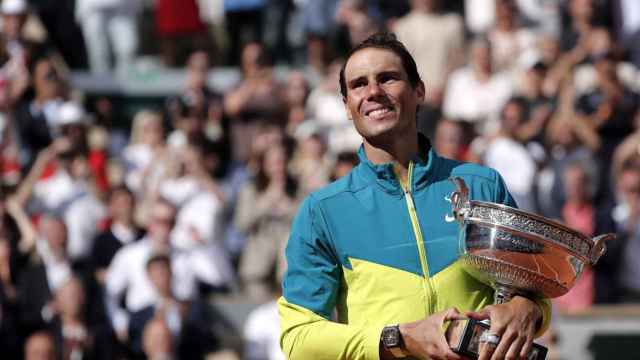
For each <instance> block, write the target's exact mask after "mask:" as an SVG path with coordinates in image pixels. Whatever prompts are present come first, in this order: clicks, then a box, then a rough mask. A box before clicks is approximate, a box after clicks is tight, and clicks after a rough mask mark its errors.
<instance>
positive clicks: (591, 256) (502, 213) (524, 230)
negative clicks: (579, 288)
mask: <svg viewBox="0 0 640 360" xmlns="http://www.w3.org/2000/svg"><path fill="white" fill-rule="evenodd" d="M451 181H453V183H454V184H455V185H456V191H455V192H454V193H453V194H452V195H451V206H452V208H453V215H454V217H455V219H456V220H457V222H458V223H459V225H460V233H459V236H460V238H459V239H460V241H459V246H460V257H459V261H460V263H461V265H462V267H463V268H464V269H465V270H466V271H467V272H468V273H469V274H471V276H473V277H474V278H476V279H477V280H479V281H481V282H483V283H485V284H487V285H489V286H491V287H493V288H494V289H495V293H494V296H495V298H494V303H495V304H500V303H505V302H507V301H509V300H510V299H511V298H512V297H514V296H516V295H521V296H525V297H529V298H540V297H543V298H554V297H558V296H562V295H564V294H566V293H567V292H568V291H569V290H570V289H571V288H572V287H573V286H574V284H575V283H576V281H577V280H578V278H579V277H580V275H581V274H582V272H583V271H584V269H585V268H586V267H587V266H592V265H594V264H595V263H596V262H597V261H598V259H599V258H600V257H601V256H602V255H603V254H604V252H605V250H606V247H605V242H606V241H608V240H610V239H612V238H615V235H613V234H605V235H600V236H597V237H595V238H590V237H588V236H586V235H584V234H581V233H580V232H578V231H575V230H572V229H570V228H568V227H567V226H565V225H563V224H561V223H559V222H556V221H553V220H550V219H547V218H545V217H542V216H539V215H535V214H532V213H529V212H526V211H522V210H519V209H516V208H513V207H510V206H506V205H502V204H496V203H491V202H485V201H475V200H470V199H469V190H468V188H467V186H466V184H465V182H464V180H462V179H461V178H458V177H455V178H451ZM454 325H455V326H454V327H458V328H463V329H462V331H463V333H464V331H466V333H473V334H475V335H469V334H467V335H464V334H463V335H456V339H457V340H456V341H458V340H459V341H458V342H459V343H458V344H457V345H456V344H452V342H451V341H450V345H452V348H454V350H458V352H460V353H463V354H466V355H468V356H471V357H477V346H476V349H475V350H474V349H467V348H468V347H469V346H470V344H474V343H475V344H477V335H478V333H479V332H482V331H483V330H478V329H479V325H482V326H483V327H484V328H485V330H486V328H488V324H486V323H485V324H475V323H474V324H472V325H469V324H466V323H465V325H460V324H459V323H458V324H454ZM465 326H466V327H469V328H470V329H464V327H465ZM465 336H466V337H465ZM464 339H466V340H464ZM463 340H464V341H463ZM454 342H455V341H454ZM463 343H464V344H463ZM461 344H462V345H461ZM533 353H534V354H533V356H531V357H529V358H530V359H544V358H545V356H546V349H545V348H544V347H542V346H540V345H537V344H534V351H533Z"/></svg>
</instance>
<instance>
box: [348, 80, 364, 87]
mask: <svg viewBox="0 0 640 360" xmlns="http://www.w3.org/2000/svg"><path fill="white" fill-rule="evenodd" d="M364 86H367V81H366V80H364V79H357V80H354V81H352V82H351V88H352V89H358V88H361V87H364Z"/></svg>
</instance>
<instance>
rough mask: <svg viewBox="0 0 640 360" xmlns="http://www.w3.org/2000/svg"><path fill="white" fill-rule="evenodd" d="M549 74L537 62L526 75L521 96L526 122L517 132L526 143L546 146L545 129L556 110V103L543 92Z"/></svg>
mask: <svg viewBox="0 0 640 360" xmlns="http://www.w3.org/2000/svg"><path fill="white" fill-rule="evenodd" d="M546 73H547V67H546V65H545V64H544V63H542V62H540V61H536V62H535V63H534V64H532V65H531V66H530V67H529V68H528V69H527V70H525V72H524V74H522V80H523V81H522V86H521V88H520V90H519V94H520V95H521V97H522V100H523V101H524V106H525V109H524V110H525V115H524V116H525V120H524V122H523V123H522V125H521V126H520V127H519V129H518V131H517V134H516V136H517V138H518V139H519V140H521V141H523V142H525V143H527V142H530V141H535V142H536V143H538V144H541V145H542V144H544V129H545V128H546V126H547V124H548V123H549V120H550V119H551V115H552V114H553V112H554V110H555V105H556V104H555V101H554V99H553V98H549V97H547V96H546V95H545V94H544V92H543V83H544V79H545V76H546Z"/></svg>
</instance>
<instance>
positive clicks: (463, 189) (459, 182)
mask: <svg viewBox="0 0 640 360" xmlns="http://www.w3.org/2000/svg"><path fill="white" fill-rule="evenodd" d="M449 180H451V181H452V182H453V183H454V184H455V186H456V191H454V192H453V193H452V194H451V207H452V212H453V216H454V217H455V218H456V220H457V221H458V222H459V223H460V224H462V223H463V222H464V219H465V218H466V217H467V216H468V215H469V211H470V210H471V203H470V202H469V188H468V187H467V184H466V183H465V182H464V180H463V179H462V178H461V177H451V178H449Z"/></svg>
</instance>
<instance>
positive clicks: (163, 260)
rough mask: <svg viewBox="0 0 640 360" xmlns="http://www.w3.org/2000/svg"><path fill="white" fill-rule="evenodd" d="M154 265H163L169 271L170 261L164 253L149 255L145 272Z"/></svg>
mask: <svg viewBox="0 0 640 360" xmlns="http://www.w3.org/2000/svg"><path fill="white" fill-rule="evenodd" d="M154 264H164V265H165V266H167V267H168V268H169V269H171V259H170V258H169V255H168V254H166V253H164V252H158V253H154V254H152V255H151V257H150V258H149V259H148V260H147V263H146V269H147V271H149V268H150V267H151V266H153V265H154Z"/></svg>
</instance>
